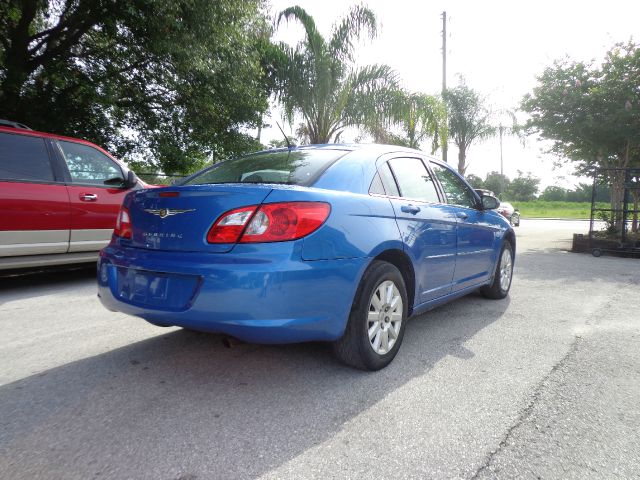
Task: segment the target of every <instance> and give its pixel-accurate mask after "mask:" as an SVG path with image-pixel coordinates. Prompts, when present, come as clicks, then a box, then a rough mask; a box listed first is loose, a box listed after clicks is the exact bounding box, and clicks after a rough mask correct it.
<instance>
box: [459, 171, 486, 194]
mask: <svg viewBox="0 0 640 480" xmlns="http://www.w3.org/2000/svg"><path fill="white" fill-rule="evenodd" d="M464 178H465V179H466V180H467V182H469V183H470V184H471V186H472V187H473V188H485V186H484V182H483V181H482V179H481V178H480V177H479V176H477V175H474V174H473V173H469V174H467V175H465V177H464ZM487 190H489V189H487Z"/></svg>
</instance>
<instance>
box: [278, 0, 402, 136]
mask: <svg viewBox="0 0 640 480" xmlns="http://www.w3.org/2000/svg"><path fill="white" fill-rule="evenodd" d="M283 20H284V21H297V22H299V23H300V24H301V25H302V27H303V28H304V31H305V38H304V39H303V40H302V41H301V42H300V43H299V44H298V45H296V46H295V47H291V46H289V45H286V44H281V48H282V49H283V50H284V52H285V57H286V60H285V61H282V62H281V63H279V64H278V65H277V69H276V71H277V77H278V80H279V89H278V92H277V99H278V100H279V101H280V103H281V105H282V107H283V110H284V113H285V116H286V118H287V120H288V121H289V122H290V123H291V124H293V122H294V119H295V116H296V115H300V116H301V117H302V124H301V126H300V128H298V131H297V132H298V134H299V136H301V137H302V138H303V139H304V140H305V141H307V142H309V143H330V142H337V141H339V139H340V136H341V134H342V132H343V131H344V129H345V128H347V127H371V126H372V125H377V124H379V123H380V121H381V119H382V118H384V115H383V114H382V112H385V111H387V109H389V108H390V105H391V102H392V100H393V95H394V92H395V91H396V90H397V85H396V78H395V74H394V73H393V72H392V70H391V69H390V68H389V67H388V66H386V65H368V66H364V67H360V68H356V67H354V66H353V63H354V58H355V48H354V40H356V39H357V38H359V37H360V36H361V35H363V34H368V36H369V37H370V38H374V37H375V36H376V34H377V26H376V17H375V15H374V13H373V12H372V11H371V10H369V9H368V8H366V7H364V6H356V7H353V8H352V9H351V10H350V11H349V13H348V14H347V16H346V17H344V18H343V19H342V20H341V21H339V22H338V23H337V24H336V25H334V27H333V30H332V33H331V36H330V38H328V39H325V38H324V37H323V36H322V35H321V34H320V32H318V30H317V28H316V24H315V21H314V19H313V17H311V16H310V15H309V14H308V13H307V12H306V11H305V10H304V9H302V8H300V7H297V6H296V7H290V8H287V9H286V10H284V11H282V12H280V14H279V15H278V17H277V22H276V23H277V25H278V26H279V25H280V24H281V23H282V21H283Z"/></svg>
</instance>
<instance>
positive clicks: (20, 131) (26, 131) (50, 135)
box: [0, 125, 128, 169]
mask: <svg viewBox="0 0 640 480" xmlns="http://www.w3.org/2000/svg"><path fill="white" fill-rule="evenodd" d="M0 132H3V133H13V134H18V135H27V136H31V137H43V138H51V139H53V140H64V141H67V142H75V143H81V144H83V145H88V146H90V147H93V148H97V149H98V150H100V151H101V152H102V153H104V154H105V155H107V156H108V157H110V158H111V159H112V160H114V161H116V162H118V164H119V165H121V166H124V167H125V168H127V169H128V167H127V166H126V165H125V164H124V163H123V162H122V161H120V160H118V159H117V158H115V157H114V156H113V155H111V154H110V153H109V152H108V151H107V150H105V149H104V148H102V147H100V146H99V145H96V144H95V143H92V142H89V141H88V140H83V139H81V138H76V137H67V136H65V135H58V134H55V133H47V132H39V131H37V130H31V129H26V128H14V127H7V126H3V125H0Z"/></svg>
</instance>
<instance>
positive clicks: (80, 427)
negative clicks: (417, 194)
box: [0, 294, 509, 479]
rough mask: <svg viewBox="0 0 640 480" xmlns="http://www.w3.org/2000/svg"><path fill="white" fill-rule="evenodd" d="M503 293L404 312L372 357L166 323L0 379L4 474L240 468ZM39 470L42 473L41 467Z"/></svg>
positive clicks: (284, 447)
mask: <svg viewBox="0 0 640 480" xmlns="http://www.w3.org/2000/svg"><path fill="white" fill-rule="evenodd" d="M508 306H509V300H508V299H506V300H503V301H488V300H485V299H483V298H481V297H480V296H479V295H477V294H472V295H470V296H467V297H465V298H463V299H460V300H458V301H456V302H453V303H451V304H448V305H445V306H443V307H440V308H438V309H436V310H433V311H431V312H428V313H427V314H425V315H422V316H419V317H416V318H413V319H411V320H410V321H409V323H408V324H407V330H406V335H405V337H404V344H403V346H402V348H401V349H400V353H399V354H398V356H397V358H396V359H395V361H394V362H393V363H392V364H391V365H390V366H389V367H387V368H386V369H384V370H382V371H379V372H375V373H366V372H361V371H357V370H354V369H351V368H348V367H345V366H342V365H340V364H338V363H337V362H336V360H335V359H334V358H333V355H332V354H331V350H330V348H329V347H328V345H326V344H321V343H310V344H299V345H285V346H260V345H252V344H240V345H238V346H236V347H235V348H231V349H228V348H224V347H223V346H222V342H221V337H220V336H218V335H210V334H199V333H195V332H188V331H185V330H178V331H171V332H169V333H165V334H162V335H159V336H156V337H153V338H150V339H148V340H144V341H140V342H137V343H134V344H131V345H128V346H126V347H122V348H118V349H115V350H112V351H108V352H105V353H103V354H100V355H96V356H93V357H90V358H86V359H83V360H79V361H75V362H72V363H69V364H66V365H63V366H60V367H57V368H52V369H50V370H47V371H44V372H41V373H38V374H35V375H32V376H30V377H27V378H24V379H22V380H19V381H15V382H13V383H10V384H7V385H4V386H2V387H0V471H2V472H4V473H3V476H6V478H12V479H18V478H37V477H39V476H45V477H46V478H48V479H56V478H61V479H62V478H64V479H76V478H77V479H88V478H96V477H98V476H99V477H100V478H136V479H146V478H149V479H179V478H183V479H184V478H192V479H195V478H198V479H200V478H206V479H209V478H221V479H230V478H233V479H237V478H254V477H256V476H259V475H261V474H264V473H266V472H268V471H270V470H272V469H274V468H275V467H278V466H280V465H282V464H284V463H286V462H287V461H289V460H291V459H293V458H295V457H296V456H298V455H300V454H301V453H303V452H304V451H306V450H308V449H310V448H312V447H314V446H316V445H318V444H320V443H322V442H323V441H325V440H327V439H330V438H332V437H333V436H334V435H335V434H336V433H337V432H339V431H340V430H341V429H342V428H343V426H344V424H345V423H346V422H348V421H350V420H351V419H353V418H354V417H356V416H358V415H359V414H361V413H363V412H365V411H367V410H368V409H369V408H371V407H372V406H374V405H375V404H376V403H377V402H379V401H380V400H382V399H383V398H385V397H386V396H388V395H389V394H391V393H392V392H394V391H395V390H397V389H398V388H400V387H402V386H403V385H404V384H406V383H407V382H409V381H410V380H411V379H413V378H415V377H420V376H424V375H426V374H428V373H429V372H430V370H431V369H432V368H433V367H434V365H436V364H437V363H438V362H439V361H440V360H442V359H443V358H445V357H447V356H450V355H451V356H455V357H457V358H460V359H463V360H466V359H469V358H472V357H473V356H474V353H473V352H472V351H470V350H468V349H467V348H466V347H465V345H464V344H465V342H467V341H468V340H469V339H471V338H472V337H473V336H475V335H476V334H477V333H478V332H479V331H481V330H482V329H484V328H485V327H487V326H488V325H490V324H492V323H493V322H495V321H496V320H498V319H499V318H500V317H502V316H503V314H504V313H505V311H506V310H507V308H508ZM43 472H45V473H43Z"/></svg>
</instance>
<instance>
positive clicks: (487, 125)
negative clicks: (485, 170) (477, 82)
mask: <svg viewBox="0 0 640 480" xmlns="http://www.w3.org/2000/svg"><path fill="white" fill-rule="evenodd" d="M444 99H445V102H446V105H447V115H448V117H449V138H450V139H451V140H453V143H454V144H455V145H456V146H457V147H458V172H460V174H461V175H464V174H465V171H466V170H467V152H468V151H469V148H470V147H471V144H473V143H474V142H477V141H480V140H484V139H486V138H488V137H490V136H492V135H494V134H495V131H496V129H495V127H494V126H493V125H492V124H491V112H490V110H489V109H488V108H487V107H486V105H485V103H486V102H485V99H484V98H482V97H481V96H480V95H479V94H478V92H476V91H475V90H473V89H471V88H469V87H467V86H466V85H464V84H462V85H459V86H457V87H455V88H452V89H449V90H447V91H446V92H445V95H444ZM494 191H495V190H494Z"/></svg>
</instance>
